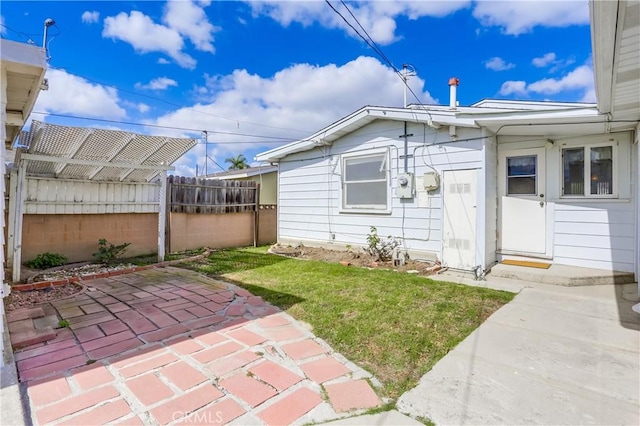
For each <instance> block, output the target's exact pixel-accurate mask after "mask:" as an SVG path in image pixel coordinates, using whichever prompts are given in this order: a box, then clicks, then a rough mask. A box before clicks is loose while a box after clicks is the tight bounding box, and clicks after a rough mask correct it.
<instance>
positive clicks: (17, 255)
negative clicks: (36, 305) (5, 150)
mask: <svg viewBox="0 0 640 426" xmlns="http://www.w3.org/2000/svg"><path fill="white" fill-rule="evenodd" d="M26 176H27V165H26V161H24V162H23V163H22V164H21V165H20V166H19V167H18V186H17V188H16V204H15V209H16V210H15V211H16V213H15V218H14V220H15V224H14V226H13V247H10V249H11V250H12V251H13V269H12V273H13V277H12V278H13V282H14V283H17V282H20V269H21V266H22V220H23V215H24V193H25V190H24V184H25V181H26Z"/></svg>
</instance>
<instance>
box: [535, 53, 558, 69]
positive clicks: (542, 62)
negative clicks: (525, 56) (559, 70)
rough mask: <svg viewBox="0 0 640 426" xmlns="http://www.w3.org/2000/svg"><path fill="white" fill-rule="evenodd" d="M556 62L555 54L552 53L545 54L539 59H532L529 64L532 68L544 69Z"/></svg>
mask: <svg viewBox="0 0 640 426" xmlns="http://www.w3.org/2000/svg"><path fill="white" fill-rule="evenodd" d="M555 62H556V54H555V53H554V52H549V53H545V54H544V55H542V56H540V57H539V58H533V59H532V60H531V63H532V64H533V66H534V67H538V68H544V67H546V66H547V65H549V64H553V63H555Z"/></svg>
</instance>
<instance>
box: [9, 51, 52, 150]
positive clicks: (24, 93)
mask: <svg viewBox="0 0 640 426" xmlns="http://www.w3.org/2000/svg"><path fill="white" fill-rule="evenodd" d="M0 62H2V67H3V68H4V69H6V79H7V80H6V84H7V86H6V87H7V89H8V90H7V105H6V114H7V115H6V120H7V121H6V123H5V130H6V136H5V140H6V141H8V142H9V143H11V142H13V140H14V139H15V138H16V136H17V135H18V134H19V133H20V131H21V130H22V126H24V124H25V122H26V121H27V118H28V117H29V114H31V111H32V110H33V105H34V104H35V102H36V99H37V98H38V94H39V93H40V89H41V88H42V87H43V82H44V74H45V70H46V65H47V61H46V53H45V50H44V49H43V48H41V47H37V46H32V45H30V44H25V43H17V42H15V41H10V40H5V39H1V40H0ZM2 78H4V75H3V76H2Z"/></svg>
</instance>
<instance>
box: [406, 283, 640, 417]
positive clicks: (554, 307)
mask: <svg viewBox="0 0 640 426" xmlns="http://www.w3.org/2000/svg"><path fill="white" fill-rule="evenodd" d="M440 278H441V279H443V280H450V281H451V280H452V281H462V282H465V283H467V284H471V285H479V286H486V287H491V288H499V289H504V290H511V291H520V293H519V294H518V295H517V296H516V297H515V299H514V300H513V301H512V302H511V303H509V304H507V305H505V306H504V307H502V308H501V309H499V310H498V311H497V312H496V313H494V314H493V315H492V316H491V317H490V318H489V319H488V320H487V321H486V322H485V323H483V324H482V325H481V326H480V327H479V328H478V329H476V330H475V331H474V332H473V333H472V334H471V335H469V336H468V337H467V338H466V339H465V340H464V341H463V342H462V343H460V344H459V345H458V346H457V347H456V348H455V349H454V350H453V351H451V352H450V353H449V354H448V355H446V356H445V357H444V358H443V359H441V360H440V361H439V362H438V363H437V364H436V365H435V367H434V368H433V369H432V370H431V371H430V372H429V373H427V374H426V375H425V376H424V377H423V378H422V380H421V381H420V383H419V385H418V386H417V387H416V388H414V389H413V390H411V391H409V392H407V393H406V394H404V395H403V396H402V397H401V398H400V399H399V401H398V404H397V408H398V410H399V411H401V412H403V413H406V414H409V415H410V416H412V417H417V416H422V417H425V418H429V419H431V420H432V421H433V422H435V423H436V424H437V425H463V424H478V425H480V424H482V425H504V424H554V425H559V424H566V425H576V424H594V425H605V424H607V425H608V424H617V425H623V424H624V425H627V424H628V425H638V424H640V331H639V330H640V315H638V314H637V313H635V312H633V311H632V310H631V306H632V305H633V304H634V303H637V301H638V294H637V286H636V284H629V285H616V286H613V285H608V286H593V287H573V288H567V287H557V286H548V285H542V284H535V283H527V282H523V281H515V280H508V279H498V278H491V277H489V278H488V280H487V281H481V282H477V281H471V280H468V279H466V278H463V276H452V275H448V276H443V277H440Z"/></svg>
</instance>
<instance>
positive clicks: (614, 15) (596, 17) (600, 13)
mask: <svg viewBox="0 0 640 426" xmlns="http://www.w3.org/2000/svg"><path fill="white" fill-rule="evenodd" d="M589 9H590V10H589V11H590V16H591V48H592V51H593V67H594V75H595V86H596V98H597V100H598V109H599V110H600V112H602V113H603V114H608V113H610V112H611V109H612V100H613V89H614V87H613V67H614V57H615V48H614V47H615V44H616V35H617V25H618V2H617V1H590V2H589Z"/></svg>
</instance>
